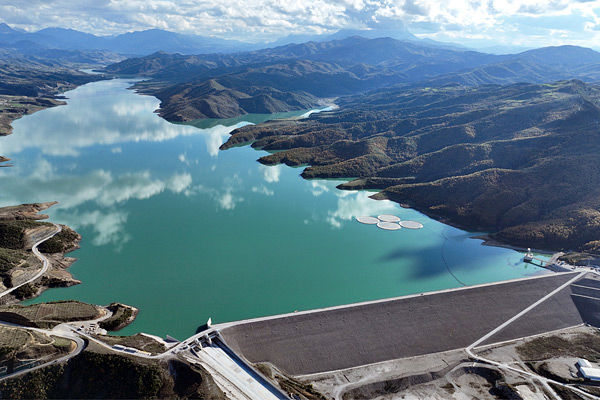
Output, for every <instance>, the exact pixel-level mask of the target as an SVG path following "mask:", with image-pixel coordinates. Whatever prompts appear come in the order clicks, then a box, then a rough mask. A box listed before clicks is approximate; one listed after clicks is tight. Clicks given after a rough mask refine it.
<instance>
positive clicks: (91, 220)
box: [0, 160, 192, 245]
mask: <svg viewBox="0 0 600 400" xmlns="http://www.w3.org/2000/svg"><path fill="white" fill-rule="evenodd" d="M22 171H23V170H20V169H19V168H18V167H15V169H14V170H13V172H17V173H19V172H22ZM31 171H32V172H29V169H27V170H26V172H25V173H24V174H21V175H20V177H19V179H10V180H8V181H7V182H5V183H4V185H3V192H2V198H1V200H0V204H1V205H14V204H20V203H21V202H22V199H28V201H32V202H36V201H38V202H40V201H53V200H56V201H58V202H59V204H58V205H57V206H56V207H54V208H53V212H54V213H55V217H56V220H57V221H61V222H64V223H67V224H68V225H72V226H73V227H75V228H76V227H77V226H92V227H93V230H94V232H95V233H96V236H95V237H93V238H92V243H93V244H96V245H103V244H107V243H124V242H125V241H126V240H127V238H128V235H127V233H126V232H125V230H124V229H125V222H126V221H127V214H126V213H125V212H124V211H121V210H119V209H118V207H119V205H120V204H122V203H124V202H126V201H129V200H134V199H135V200H142V199H148V198H150V197H153V196H156V195H158V194H160V193H162V192H165V191H170V192H172V193H185V192H186V191H188V190H189V189H190V188H191V186H192V177H191V175H190V174H187V173H183V174H173V175H171V176H168V177H163V178H157V177H153V176H152V175H151V174H150V172H148V171H140V172H132V173H124V174H114V173H112V172H109V171H106V170H102V169H99V170H94V171H90V172H87V173H84V174H81V175H70V174H62V175H61V174H59V173H58V172H56V171H55V170H54V169H53V168H52V166H51V165H50V164H49V163H48V162H47V161H45V160H40V161H38V162H37V164H36V165H35V166H34V168H31ZM90 209H91V211H89V210H90ZM84 210H85V211H84Z"/></svg>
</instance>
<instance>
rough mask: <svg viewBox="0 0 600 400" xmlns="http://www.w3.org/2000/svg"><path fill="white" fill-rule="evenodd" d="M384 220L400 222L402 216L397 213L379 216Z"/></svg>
mask: <svg viewBox="0 0 600 400" xmlns="http://www.w3.org/2000/svg"><path fill="white" fill-rule="evenodd" d="M377 218H378V219H379V220H380V221H382V222H400V218H398V217H396V216H395V215H390V214H383V215H380V216H378V217H377Z"/></svg>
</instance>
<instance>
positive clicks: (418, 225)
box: [400, 221, 423, 229]
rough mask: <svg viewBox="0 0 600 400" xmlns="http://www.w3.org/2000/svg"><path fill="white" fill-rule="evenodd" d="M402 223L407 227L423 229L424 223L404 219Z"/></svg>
mask: <svg viewBox="0 0 600 400" xmlns="http://www.w3.org/2000/svg"><path fill="white" fill-rule="evenodd" d="M400 225H401V226H402V227H403V228H406V229H421V228H423V224H422V223H420V222H417V221H402V222H400Z"/></svg>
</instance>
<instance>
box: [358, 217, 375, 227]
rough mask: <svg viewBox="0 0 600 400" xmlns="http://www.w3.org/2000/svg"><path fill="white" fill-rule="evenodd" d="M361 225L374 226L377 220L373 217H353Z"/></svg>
mask: <svg viewBox="0 0 600 400" xmlns="http://www.w3.org/2000/svg"><path fill="white" fill-rule="evenodd" d="M355 218H356V220H357V221H358V222H360V223H361V224H367V225H375V224H376V223H378V222H379V220H378V219H377V218H375V217H355Z"/></svg>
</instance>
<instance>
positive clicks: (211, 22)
mask: <svg viewBox="0 0 600 400" xmlns="http://www.w3.org/2000/svg"><path fill="white" fill-rule="evenodd" d="M0 19H2V20H4V22H6V23H8V24H10V25H13V26H16V27H19V28H22V29H26V30H37V29H40V28H44V27H48V26H62V27H67V28H74V29H78V30H82V31H86V32H91V33H95V34H103V35H105V34H115V33H122V32H126V31H131V30H139V29H147V28H161V29H167V30H171V31H177V32H182V33H194V34H199V35H210V36H218V37H223V38H232V39H239V40H245V41H269V40H275V39H277V38H280V37H283V36H286V35H288V34H302V33H326V32H334V31H336V30H338V29H342V28H364V27H371V28H376V27H380V26H385V27H402V26H403V25H405V26H406V27H408V29H409V30H410V31H411V32H412V33H414V34H416V35H417V36H419V37H423V38H425V37H426V38H431V39H435V40H441V41H450V42H455V43H461V44H464V45H468V46H475V47H486V46H494V45H509V46H522V47H539V46H545V45H556V44H576V45H582V46H586V47H594V48H600V0H589V1H588V0H579V1H576V0H570V1H567V0H482V1H475V0H293V1H290V0H0Z"/></svg>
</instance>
